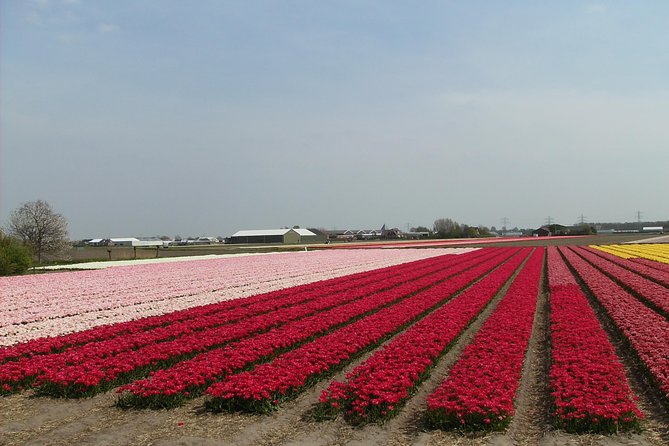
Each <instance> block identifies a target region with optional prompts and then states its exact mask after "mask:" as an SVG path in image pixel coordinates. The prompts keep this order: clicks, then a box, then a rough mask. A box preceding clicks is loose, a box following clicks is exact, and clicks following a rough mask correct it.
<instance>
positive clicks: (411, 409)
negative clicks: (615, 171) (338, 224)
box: [0, 243, 669, 445]
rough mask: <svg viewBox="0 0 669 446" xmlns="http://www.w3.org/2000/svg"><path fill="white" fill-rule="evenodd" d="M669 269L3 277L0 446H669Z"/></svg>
mask: <svg viewBox="0 0 669 446" xmlns="http://www.w3.org/2000/svg"><path fill="white" fill-rule="evenodd" d="M665 259H666V261H665ZM668 266H669V256H667V250H666V249H664V248H663V247H662V246H659V245H593V246H587V245H585V246H579V245H577V244H573V245H564V246H559V247H558V246H542V245H540V244H538V245H537V246H533V247H532V246H530V247H527V246H525V247H519V246H513V244H512V243H511V244H509V246H505V247H476V248H454V247H450V248H443V247H442V248H433V247H430V248H421V249H406V248H405V249H390V248H388V247H386V248H384V249H358V250H356V249H345V250H324V251H313V252H290V253H282V254H272V255H269V254H266V255H257V256H248V257H235V258H221V259H206V260H197V261H190V262H170V263H164V264H161V263H155V264H146V265H137V266H123V267H113V268H109V269H104V270H95V271H76V272H62V273H49V274H38V275H28V276H18V277H4V278H0V287H1V289H2V305H1V306H0V443H2V444H25V443H34V444H63V443H74V444H158V443H161V442H163V443H164V444H249V445H250V444H346V443H349V442H351V443H354V444H411V443H415V442H416V441H418V440H419V439H421V440H420V441H427V442H428V443H429V444H456V443H457V444H490V442H494V443H495V444H537V443H538V442H539V440H540V439H541V438H551V441H553V442H552V443H548V444H565V445H566V444H592V442H593V438H595V437H594V436H601V435H605V436H608V438H610V439H611V441H613V442H614V443H615V442H617V441H618V442H620V444H628V443H625V441H632V442H635V443H634V444H642V445H646V444H648V445H655V444H657V445H659V444H666V442H668V441H669V420H668V418H669V416H667V413H668V412H669V270H668V269H667V267H668ZM598 438H602V437H598ZM180 442H181V443H180ZM163 443H161V444H163ZM629 444H632V443H629Z"/></svg>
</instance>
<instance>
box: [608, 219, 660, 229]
mask: <svg viewBox="0 0 669 446" xmlns="http://www.w3.org/2000/svg"><path fill="white" fill-rule="evenodd" d="M595 226H596V228H597V229H598V230H605V231H606V230H611V229H618V230H623V231H633V230H636V229H641V228H644V227H648V226H662V227H663V228H664V230H665V231H669V220H668V221H642V222H638V221H635V222H625V223H597V224H596V225H595Z"/></svg>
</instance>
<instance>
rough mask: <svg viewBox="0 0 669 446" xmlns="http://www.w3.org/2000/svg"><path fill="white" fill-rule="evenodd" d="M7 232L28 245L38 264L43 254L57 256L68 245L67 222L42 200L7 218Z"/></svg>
mask: <svg viewBox="0 0 669 446" xmlns="http://www.w3.org/2000/svg"><path fill="white" fill-rule="evenodd" d="M9 232H10V233H11V234H12V235H14V236H16V237H18V238H20V239H21V240H23V242H24V243H26V244H28V245H30V247H31V248H32V249H33V252H34V253H35V255H36V256H37V261H38V262H41V261H42V255H43V254H57V253H59V252H61V251H62V250H64V249H65V248H66V247H67V245H68V244H69V240H68V234H67V220H66V219H65V217H63V216H62V215H61V214H58V213H56V212H55V211H54V210H53V208H52V207H51V205H50V204H49V203H47V202H46V201H44V200H37V201H29V202H27V203H23V204H22V205H21V206H20V207H19V208H18V209H15V210H14V212H12V214H11V216H10V217H9Z"/></svg>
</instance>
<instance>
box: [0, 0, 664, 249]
mask: <svg viewBox="0 0 669 446" xmlns="http://www.w3.org/2000/svg"><path fill="white" fill-rule="evenodd" d="M667 29H669V3H667V2H666V1H664V0H657V1H645V2H629V1H610V2H588V1H564V2H548V1H537V2H534V1H532V2H530V1H513V0H511V1H483V0H480V1H476V0H474V1H467V2H462V1H446V0H444V1H421V2H414V1H409V0H406V1H392V0H390V1H367V0H356V1H353V0H351V1H346V0H342V1H318V2H314V1H309V0H303V1H291V0H285V1H278V0H277V1H260V0H258V1H254V0H240V1H207V0H202V1H197V2H186V1H176V0H161V1H158V0H153V1H148V0H115V1H113V2H110V1H106V0H39V1H29V0H26V1H19V0H5V1H2V2H0V226H6V224H7V221H8V217H9V214H10V213H11V211H12V210H13V209H16V208H17V207H18V206H20V205H21V203H24V202H27V201H32V200H37V199H43V200H46V201H48V202H49V203H50V204H51V205H52V207H53V208H54V209H55V210H56V211H57V212H59V213H61V214H62V215H63V216H65V218H66V219H67V220H68V222H69V229H70V236H71V238H72V239H81V238H95V237H121V236H153V235H170V236H173V235H177V234H179V235H182V236H187V235H192V236H198V235H213V236H219V235H222V236H228V235H231V234H232V233H234V232H235V231H237V230H241V229H269V228H278V227H283V226H293V225H300V226H301V227H316V228H326V229H334V228H337V229H345V228H355V229H359V228H365V229H375V228H379V227H381V225H383V224H386V225H387V226H388V227H399V228H401V229H406V228H407V227H408V226H419V225H422V226H427V227H431V226H432V224H433V222H434V221H435V220H436V219H437V218H451V219H454V220H456V221H458V222H460V223H465V224H469V225H486V226H496V227H498V228H499V227H501V226H502V221H503V219H504V218H505V217H506V218H507V219H508V223H507V226H508V227H514V226H517V227H520V228H528V227H538V226H540V225H542V224H544V223H546V222H547V220H548V219H549V218H550V220H551V222H554V223H562V224H573V223H576V222H577V221H579V220H580V219H581V218H584V219H585V220H586V221H591V222H609V221H636V219H637V212H641V218H642V220H648V221H653V220H667V219H669V200H668V199H667V196H668V195H669V194H668V192H669V84H668V82H669V81H668V79H669V33H668V32H667Z"/></svg>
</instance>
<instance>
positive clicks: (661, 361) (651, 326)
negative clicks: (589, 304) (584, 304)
mask: <svg viewBox="0 0 669 446" xmlns="http://www.w3.org/2000/svg"><path fill="white" fill-rule="evenodd" d="M560 252H562V253H563V255H564V257H565V258H566V260H567V262H568V263H569V264H570V265H571V266H572V268H574V270H576V272H577V274H578V275H579V276H580V277H581V279H582V280H583V282H584V283H585V285H586V286H587V288H588V289H589V290H590V292H591V293H592V295H593V296H594V297H595V299H596V300H597V301H598V302H599V304H600V305H601V306H602V308H603V309H604V311H605V312H606V313H607V314H608V315H609V317H610V318H611V320H612V321H613V323H614V325H615V326H616V327H617V329H618V330H619V331H620V333H622V335H623V336H624V338H625V339H626V340H627V341H628V342H629V345H630V346H631V348H632V349H633V351H634V352H635V353H636V354H637V355H638V357H639V359H640V360H641V363H642V364H643V365H644V366H645V368H646V370H647V372H648V374H649V376H651V377H652V379H653V381H654V382H655V384H656V385H657V386H658V388H659V390H660V393H661V395H662V396H663V398H664V399H665V402H669V342H667V339H669V321H667V319H666V318H665V317H663V316H661V315H659V314H658V313H656V312H655V311H653V310H652V309H650V308H648V307H647V306H645V305H644V304H643V303H641V302H640V301H639V300H638V299H636V298H635V297H634V296H632V295H631V294H630V293H628V292H627V291H626V290H624V289H623V288H622V287H621V286H619V285H618V284H617V283H616V282H615V281H613V280H612V279H610V278H609V277H607V276H606V275H605V274H604V273H602V272H600V271H599V270H597V269H596V268H595V267H593V266H592V265H590V264H589V263H588V262H586V261H585V260H583V259H582V258H581V257H579V256H578V255H576V254H575V253H574V252H573V251H572V250H570V249H566V248H561V249H560Z"/></svg>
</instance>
